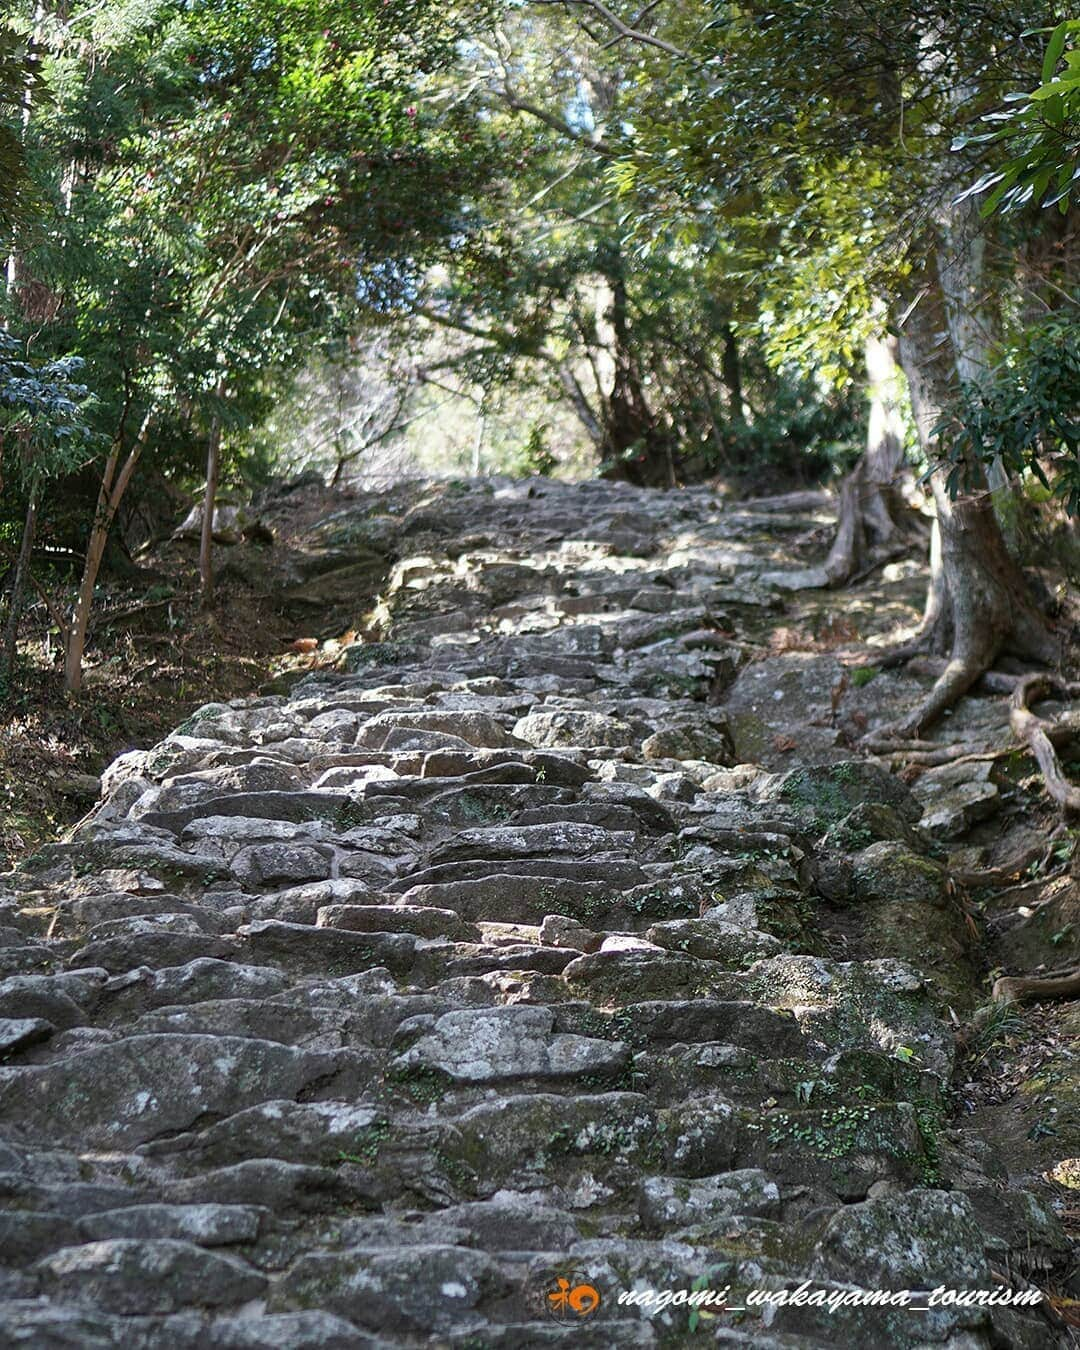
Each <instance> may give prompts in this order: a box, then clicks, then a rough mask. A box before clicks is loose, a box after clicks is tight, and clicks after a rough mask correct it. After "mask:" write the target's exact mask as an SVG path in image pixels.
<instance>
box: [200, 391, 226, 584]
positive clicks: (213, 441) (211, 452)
mask: <svg viewBox="0 0 1080 1350" xmlns="http://www.w3.org/2000/svg"><path fill="white" fill-rule="evenodd" d="M220 453H221V423H220V422H219V421H218V419H217V418H216V417H215V418H214V424H213V426H212V427H211V428H210V442H209V444H208V445H207V447H206V492H205V494H204V495H203V518H202V532H201V535H200V539H199V583H200V586H201V589H202V607H203V609H209V608H210V607H211V606H212V605H213V603H214V506H215V503H216V501H217V485H218V461H219V459H220Z"/></svg>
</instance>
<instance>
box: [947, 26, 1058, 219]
mask: <svg viewBox="0 0 1080 1350" xmlns="http://www.w3.org/2000/svg"><path fill="white" fill-rule="evenodd" d="M1041 31H1042V32H1049V33H1050V39H1049V41H1048V42H1047V45H1046V54H1045V56H1044V58H1043V67H1042V82H1041V83H1040V84H1039V85H1038V87H1037V88H1035V89H1033V90H1032V91H1031V92H1030V93H1028V94H1013V95H1011V96H1008V97H1007V99H1006V101H1007V102H1010V103H1012V104H1013V105H1015V106H1013V107H1012V108H1011V109H1007V110H1003V111H1000V112H992V113H987V114H986V115H985V116H984V118H983V121H984V122H989V123H992V124H993V125H994V129H993V130H992V131H985V132H982V133H980V134H979V135H963V136H959V137H957V139H956V141H955V143H954V148H955V149H957V150H965V149H967V148H968V147H969V146H972V145H979V146H990V147H994V148H995V149H996V148H1003V149H1005V150H1006V151H1007V152H1008V158H1007V159H1006V161H1005V163H1004V165H1003V166H1002V167H1000V168H997V169H993V170H990V171H989V172H987V173H985V174H983V176H982V177H981V178H979V179H978V181H977V182H976V183H974V184H973V185H972V186H971V187H970V188H968V190H967V192H965V193H963V194H962V196H964V197H966V196H975V195H978V194H980V193H983V192H989V194H990V195H989V196H988V197H987V198H986V200H985V201H984V202H983V204H982V208H981V211H982V214H983V215H984V216H989V215H991V214H992V213H993V212H994V211H997V210H1001V211H1019V210H1021V209H1023V208H1024V207H1027V206H1040V205H1041V206H1055V205H1056V206H1057V208H1058V210H1059V211H1060V212H1061V214H1062V215H1066V214H1067V213H1068V210H1069V205H1070V203H1071V202H1076V201H1080V41H1078V39H1080V19H1066V20H1064V22H1062V23H1060V24H1058V26H1057V27H1056V28H1054V29H1053V30H1049V29H1043V30H1041ZM1062 62H1064V69H1061V68H1060V67H1061V63H1062Z"/></svg>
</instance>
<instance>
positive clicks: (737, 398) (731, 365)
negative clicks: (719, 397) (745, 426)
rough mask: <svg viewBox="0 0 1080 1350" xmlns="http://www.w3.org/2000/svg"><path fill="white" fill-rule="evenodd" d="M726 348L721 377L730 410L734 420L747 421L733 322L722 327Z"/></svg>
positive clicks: (737, 345)
mask: <svg viewBox="0 0 1080 1350" xmlns="http://www.w3.org/2000/svg"><path fill="white" fill-rule="evenodd" d="M720 337H721V338H722V339H723V342H724V350H723V352H722V354H721V357H720V378H721V380H722V381H723V382H724V388H725V389H726V390H727V396H728V412H729V413H730V414H731V420H732V421H733V422H745V421H746V414H745V413H744V411H743V388H742V363H741V362H740V360H739V344H738V343H737V342H736V340H735V333H734V331H733V329H732V327H731V324H729V323H726V324H724V326H723V327H722V328H721V329H720Z"/></svg>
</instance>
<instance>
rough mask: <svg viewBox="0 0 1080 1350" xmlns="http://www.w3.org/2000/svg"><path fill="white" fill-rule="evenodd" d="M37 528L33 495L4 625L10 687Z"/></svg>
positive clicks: (25, 520) (29, 503) (5, 665)
mask: <svg viewBox="0 0 1080 1350" xmlns="http://www.w3.org/2000/svg"><path fill="white" fill-rule="evenodd" d="M36 528H37V503H36V502H35V501H34V497H33V494H31V496H30V500H29V501H28V502H27V504H26V518H25V519H24V521H23V531H22V541H21V543H20V544H19V557H18V560H17V561H16V563H15V573H14V576H13V577H12V579H11V593H10V595H9V596H8V613H7V622H6V623H5V625H4V654H3V669H4V681H5V683H6V684H7V685H8V686H9V687H10V685H11V680H12V677H13V675H14V674H15V657H16V654H17V652H18V643H19V619H20V618H21V617H22V607H23V596H24V595H25V594H26V579H27V577H28V575H29V573H30V555H31V552H32V551H33V547H34V533H35V530H36Z"/></svg>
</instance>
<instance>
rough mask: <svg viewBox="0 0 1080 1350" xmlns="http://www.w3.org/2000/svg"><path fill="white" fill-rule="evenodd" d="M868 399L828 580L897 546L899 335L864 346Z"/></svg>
mask: <svg viewBox="0 0 1080 1350" xmlns="http://www.w3.org/2000/svg"><path fill="white" fill-rule="evenodd" d="M865 358H866V389H867V397H868V398H869V401H870V419H869V425H868V428H867V436H866V449H865V451H864V452H863V454H862V455H861V457H860V459H859V462H858V464H856V465H855V468H854V469H852V471H851V472H850V473H849V474H848V476H847V477H846V478H845V479H844V481H843V483H842V484H841V486H840V512H839V523H838V525H837V530H836V538H835V539H834V540H833V546H832V548H831V549H830V550H829V556H828V557H827V558H826V560H825V575H826V576H827V577H828V580H829V585H830V586H842V585H843V584H844V582H846V581H849V580H850V579H851V578H852V577H853V576H855V575H856V574H857V573H858V572H861V571H862V570H863V569H864V568H865V567H866V566H867V565H868V564H869V563H870V562H872V561H873V560H874V559H875V558H880V557H883V556H886V555H887V554H888V553H889V551H890V550H891V549H892V548H893V547H895V545H896V542H897V537H898V536H899V535H900V534H901V532H902V529H903V517H904V511H905V506H904V502H903V498H902V497H901V494H900V489H899V484H900V479H901V477H902V475H903V472H904V428H903V423H902V420H901V417H900V405H899V400H898V396H897V389H896V376H897V373H898V372H897V365H896V340H895V339H894V338H891V337H885V338H877V337H874V338H869V339H868V340H867V342H866V348H865Z"/></svg>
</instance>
